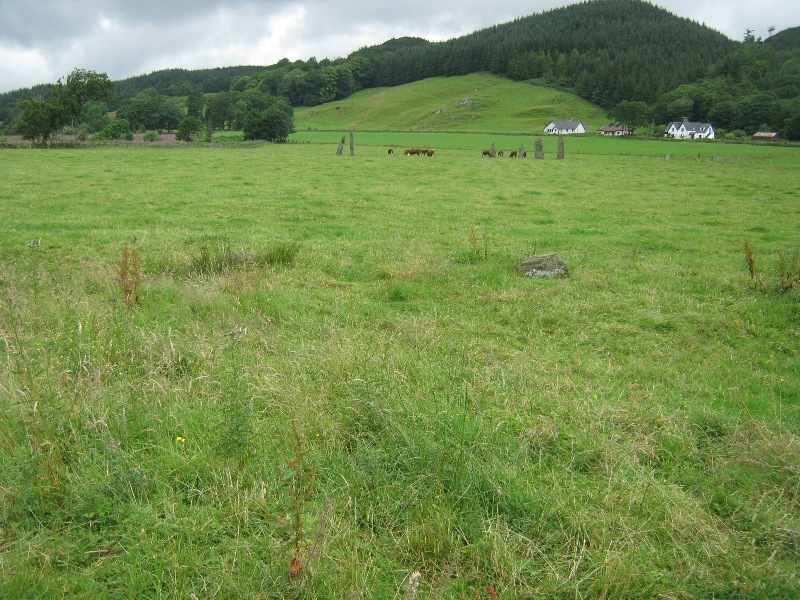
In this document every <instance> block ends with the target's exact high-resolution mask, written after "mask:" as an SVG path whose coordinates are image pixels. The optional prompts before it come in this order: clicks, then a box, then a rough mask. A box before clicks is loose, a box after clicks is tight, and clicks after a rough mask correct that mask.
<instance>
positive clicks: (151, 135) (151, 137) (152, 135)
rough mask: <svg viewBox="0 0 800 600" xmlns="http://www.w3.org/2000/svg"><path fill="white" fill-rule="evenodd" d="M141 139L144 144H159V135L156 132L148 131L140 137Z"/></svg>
mask: <svg viewBox="0 0 800 600" xmlns="http://www.w3.org/2000/svg"><path fill="white" fill-rule="evenodd" d="M142 139H143V140H144V141H145V142H160V141H161V135H159V133H158V132H157V131H148V132H147V133H145V134H144V135H143V136H142Z"/></svg>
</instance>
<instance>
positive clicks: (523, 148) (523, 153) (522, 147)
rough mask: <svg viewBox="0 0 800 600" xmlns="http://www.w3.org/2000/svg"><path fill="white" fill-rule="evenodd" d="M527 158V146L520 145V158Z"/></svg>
mask: <svg viewBox="0 0 800 600" xmlns="http://www.w3.org/2000/svg"><path fill="white" fill-rule="evenodd" d="M526 156H527V154H525V144H520V145H519V157H520V158H525V157H526Z"/></svg>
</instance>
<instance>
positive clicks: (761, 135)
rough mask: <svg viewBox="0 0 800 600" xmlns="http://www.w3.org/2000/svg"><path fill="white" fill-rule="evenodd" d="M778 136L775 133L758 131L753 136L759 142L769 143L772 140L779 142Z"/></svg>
mask: <svg viewBox="0 0 800 600" xmlns="http://www.w3.org/2000/svg"><path fill="white" fill-rule="evenodd" d="M778 137H779V136H778V134H777V133H775V132H774V131H756V132H755V133H754V134H753V139H754V140H757V141H759V142H769V141H771V140H777V139H778Z"/></svg>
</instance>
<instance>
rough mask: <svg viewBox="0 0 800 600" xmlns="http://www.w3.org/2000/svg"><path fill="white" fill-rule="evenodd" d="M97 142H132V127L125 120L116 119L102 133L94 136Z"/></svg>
mask: <svg viewBox="0 0 800 600" xmlns="http://www.w3.org/2000/svg"><path fill="white" fill-rule="evenodd" d="M94 139H95V140H132V139H133V134H132V133H131V126H130V124H129V123H128V121H127V120H125V119H115V120H113V121H111V123H109V124H108V125H106V126H105V127H104V128H103V130H102V131H100V132H99V133H96V134H94Z"/></svg>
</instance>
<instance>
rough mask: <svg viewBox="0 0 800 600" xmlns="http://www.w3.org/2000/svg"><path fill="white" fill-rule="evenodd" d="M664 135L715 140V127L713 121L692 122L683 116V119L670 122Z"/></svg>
mask: <svg viewBox="0 0 800 600" xmlns="http://www.w3.org/2000/svg"><path fill="white" fill-rule="evenodd" d="M664 137H671V138H677V139H679V140H700V139H704V140H713V139H714V127H713V126H712V125H711V123H691V122H690V121H689V119H687V118H686V117H683V121H674V122H673V123H670V124H669V126H668V127H667V130H666V131H665V132H664Z"/></svg>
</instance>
